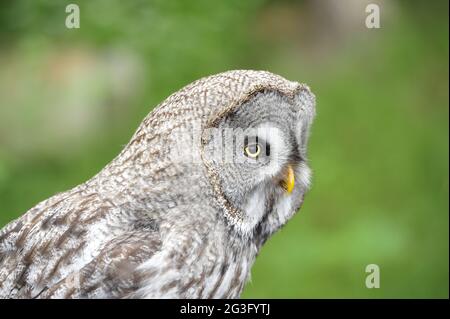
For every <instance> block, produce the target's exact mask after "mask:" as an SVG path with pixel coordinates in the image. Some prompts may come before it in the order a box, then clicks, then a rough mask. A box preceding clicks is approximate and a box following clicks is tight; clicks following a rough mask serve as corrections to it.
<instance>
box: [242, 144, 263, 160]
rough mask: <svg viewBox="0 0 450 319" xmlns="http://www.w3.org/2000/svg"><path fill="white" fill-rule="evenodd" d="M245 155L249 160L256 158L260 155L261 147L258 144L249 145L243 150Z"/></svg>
mask: <svg viewBox="0 0 450 319" xmlns="http://www.w3.org/2000/svg"><path fill="white" fill-rule="evenodd" d="M244 152H245V155H246V156H248V157H251V158H257V157H258V155H259V154H260V153H261V146H259V144H256V143H255V144H250V145H247V146H246V147H245V148H244Z"/></svg>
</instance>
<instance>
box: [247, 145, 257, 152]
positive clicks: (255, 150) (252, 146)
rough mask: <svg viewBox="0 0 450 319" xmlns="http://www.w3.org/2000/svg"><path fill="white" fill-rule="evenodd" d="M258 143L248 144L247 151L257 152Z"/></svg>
mask: <svg viewBox="0 0 450 319" xmlns="http://www.w3.org/2000/svg"><path fill="white" fill-rule="evenodd" d="M258 147H259V146H258V144H251V145H249V146H248V151H249V152H250V154H256V153H258Z"/></svg>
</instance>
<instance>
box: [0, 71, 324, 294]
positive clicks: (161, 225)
mask: <svg viewBox="0 0 450 319" xmlns="http://www.w3.org/2000/svg"><path fill="white" fill-rule="evenodd" d="M314 116H315V97H314V95H313V94H312V93H311V91H310V89H309V88H308V86H306V85H304V84H299V83H297V82H291V81H288V80H286V79H284V78H283V77H281V76H278V75H275V74H272V73H270V72H266V71H252V70H237V71H228V72H224V73H220V74H217V75H213V76H209V77H205V78H202V79H200V80H197V81H195V82H193V83H191V84H189V85H187V86H185V87H184V88H182V89H181V90H180V91H178V92H176V93H174V94H172V95H171V96H169V97H168V98H167V99H166V100H165V101H163V102H162V103H161V104H159V105H158V106H157V107H156V108H155V109H154V110H153V111H152V112H151V113H150V114H149V115H148V116H147V117H146V118H145V119H144V120H143V122H142V123H141V125H140V126H139V127H138V129H137V131H136V132H135V134H134V135H133V137H132V138H131V141H130V142H129V143H128V144H127V145H126V146H125V148H124V149H123V150H122V151H121V152H120V154H119V155H118V156H117V157H116V158H115V159H114V160H113V161H111V162H110V163H109V164H108V165H106V167H104V168H103V169H102V170H101V171H100V172H99V173H98V174H97V175H95V176H94V177H92V178H91V179H90V180H88V181H86V182H84V183H83V184H81V185H78V186H76V187H75V188H73V189H71V190H69V191H66V192H63V193H59V194H56V195H54V196H53V197H51V198H49V199H47V200H45V201H43V202H41V203H39V204H38V205H37V206H35V207H33V208H31V209H30V210H29V211H28V212H26V213H25V214H24V215H23V216H21V217H20V218H18V219H16V220H14V221H12V222H11V223H9V224H8V225H7V226H5V227H4V228H3V229H2V230H1V231H0V297H2V298H238V297H239V296H240V294H241V292H242V290H243V287H244V285H245V283H246V281H247V280H248V279H249V275H250V270H251V267H252V264H253V263H254V261H255V258H256V256H257V254H258V252H259V251H260V249H261V247H262V246H263V244H264V243H265V241H266V240H267V239H268V238H269V237H270V236H271V235H272V234H273V233H274V232H276V231H277V230H278V229H280V228H281V227H282V226H283V225H284V224H285V223H286V222H287V221H288V220H289V219H290V218H292V217H293V215H294V214H295V213H296V212H297V211H298V209H299V208H300V206H301V204H302V202H303V198H304V195H305V193H306V191H307V190H308V187H309V184H310V175H311V173H310V169H309V167H308V164H307V156H306V149H307V141H308V135H309V131H310V126H311V123H312V121H313V118H314Z"/></svg>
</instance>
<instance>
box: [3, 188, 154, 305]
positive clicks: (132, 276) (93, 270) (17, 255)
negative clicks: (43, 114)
mask: <svg viewBox="0 0 450 319" xmlns="http://www.w3.org/2000/svg"><path fill="white" fill-rule="evenodd" d="M75 199H76V200H75ZM75 203H76V204H75ZM114 209H115V208H114V207H113V205H110V204H108V203H105V202H104V201H102V200H100V199H98V198H97V197H96V196H92V195H91V194H82V193H79V192H71V193H70V194H69V195H67V194H60V195H56V196H54V197H52V198H50V199H48V200H47V201H44V202H42V203H40V204H39V205H37V206H36V207H34V208H33V209H31V210H30V211H28V212H27V213H26V214H25V215H23V216H22V217H20V218H19V219H17V220H15V221H13V222H11V223H10V224H8V225H7V226H6V227H4V228H3V229H2V230H0V298H46V297H49V298H50V297H55V298H90V297H99V298H121V297H127V296H129V295H131V294H132V292H133V290H134V289H136V288H137V287H138V286H139V284H140V279H141V278H140V275H139V273H138V271H136V268H137V266H138V265H139V264H140V263H142V262H143V261H144V260H146V259H149V258H151V256H153V254H154V253H155V252H157V251H158V250H159V247H160V240H159V232H158V229H157V227H155V225H154V222H153V221H152V220H151V219H149V221H148V222H145V221H144V222H143V221H142V219H139V223H134V224H133V223H131V225H128V223H126V222H125V223H124V224H125V225H124V226H123V227H122V228H121V227H118V229H116V228H117V227H116V228H114V229H112V227H111V226H110V225H109V224H108V223H107V222H106V221H107V218H109V217H110V216H111V215H113V214H117V211H114Z"/></svg>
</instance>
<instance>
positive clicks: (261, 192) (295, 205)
mask: <svg viewBox="0 0 450 319" xmlns="http://www.w3.org/2000/svg"><path fill="white" fill-rule="evenodd" d="M314 113H315V110H314V96H313V95H312V93H311V92H310V90H309V89H308V88H307V87H306V86H304V85H294V88H293V89H291V90H289V91H286V90H282V89H280V88H278V87H276V86H272V85H267V86H261V87H258V88H257V89H255V90H253V91H252V92H249V94H248V95H246V96H245V98H243V99H241V100H240V101H239V102H238V103H236V104H233V105H232V106H230V107H228V108H227V109H226V110H224V111H223V112H221V113H220V114H218V115H217V116H215V117H214V118H212V119H211V120H210V121H209V123H208V124H207V126H206V128H205V129H204V131H203V134H202V153H201V154H202V159H203V161H204V164H205V166H206V168H207V171H208V176H209V178H210V181H211V183H212V186H213V188H214V191H215V193H216V196H217V199H218V201H219V202H220V204H221V206H222V207H223V211H224V213H225V216H226V218H227V219H228V220H229V222H230V223H231V224H232V225H233V226H234V227H235V228H237V229H238V230H239V232H240V233H241V234H244V235H252V234H254V233H255V232H258V235H260V236H261V237H262V238H267V237H268V235H270V234H271V233H273V232H274V231H276V230H277V229H279V228H280V227H281V226H282V225H283V224H284V223H285V222H286V221H287V220H289V219H290V218H291V217H292V216H293V214H294V213H295V212H296V211H297V210H298V209H299V208H300V206H301V203H302V201H303V196H304V194H305V192H306V191H307V190H308V188H309V185H310V176H311V173H310V169H309V167H308V164H307V154H306V150H307V142H308V135H309V128H310V125H311V122H312V120H313V117H314Z"/></svg>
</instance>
